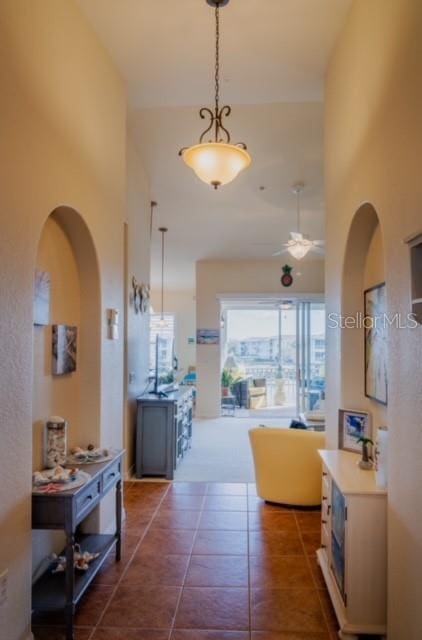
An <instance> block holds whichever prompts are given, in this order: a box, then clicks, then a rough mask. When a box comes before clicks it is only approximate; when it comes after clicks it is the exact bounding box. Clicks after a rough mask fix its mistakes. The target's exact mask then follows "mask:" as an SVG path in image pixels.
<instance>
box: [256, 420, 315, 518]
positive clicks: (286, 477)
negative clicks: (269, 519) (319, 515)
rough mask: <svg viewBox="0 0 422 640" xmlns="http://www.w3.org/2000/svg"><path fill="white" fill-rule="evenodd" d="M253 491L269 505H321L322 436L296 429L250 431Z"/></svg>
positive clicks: (261, 428) (257, 429) (259, 429)
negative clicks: (273, 503)
mask: <svg viewBox="0 0 422 640" xmlns="http://www.w3.org/2000/svg"><path fill="white" fill-rule="evenodd" d="M249 440H250V443H251V447H252V455H253V460H254V466H255V479H256V490H257V493H258V495H259V497H260V498H262V499H263V500H266V501H268V502H277V503H280V504H287V505H296V506H314V507H316V506H319V505H320V504H321V460H320V458H319V456H318V449H324V447H325V435H324V434H323V433H318V432H315V431H308V430H306V431H302V430H299V429H285V428H269V427H258V428H254V429H250V430H249Z"/></svg>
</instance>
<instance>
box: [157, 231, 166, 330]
mask: <svg viewBox="0 0 422 640" xmlns="http://www.w3.org/2000/svg"><path fill="white" fill-rule="evenodd" d="M158 231H159V232H160V233H161V318H160V320H159V321H158V327H159V329H167V322H166V320H165V319H164V234H165V233H167V231H168V229H167V227H160V228H159V229H158Z"/></svg>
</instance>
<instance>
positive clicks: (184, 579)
mask: <svg viewBox="0 0 422 640" xmlns="http://www.w3.org/2000/svg"><path fill="white" fill-rule="evenodd" d="M207 492H208V484H207V486H206V489H205V493H204V495H203V496H202V503H201V507H200V509H199V517H198V520H197V521H196V528H195V533H194V536H193V540H192V545H191V548H190V553H189V558H188V562H187V564H186V570H185V573H184V576H183V580H182V586H181V589H180V594H179V597H178V599H177V603H176V608H175V610H174V616H173V620H172V623H171V628H170V632H169V636H168V640H170V638H171V636H172V634H173V631H174V625H175V624H176V618H177V614H178V613H179V606H180V602H181V600H182V596H183V591H184V589H185V582H186V576H187V575H188V571H189V567H190V562H191V559H192V555H193V550H194V547H195V542H196V538H197V535H198V531H199V524H200V522H201V516H202V514H203V512H204V505H205V498H206V496H207Z"/></svg>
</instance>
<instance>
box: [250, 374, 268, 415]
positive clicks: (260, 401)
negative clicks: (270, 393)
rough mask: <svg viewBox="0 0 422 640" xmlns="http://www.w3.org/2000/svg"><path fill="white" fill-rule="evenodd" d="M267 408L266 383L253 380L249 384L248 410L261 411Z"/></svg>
mask: <svg viewBox="0 0 422 640" xmlns="http://www.w3.org/2000/svg"><path fill="white" fill-rule="evenodd" d="M266 406H267V381H266V379H265V378H253V379H252V380H251V381H250V384H249V409H263V408H265V407H266Z"/></svg>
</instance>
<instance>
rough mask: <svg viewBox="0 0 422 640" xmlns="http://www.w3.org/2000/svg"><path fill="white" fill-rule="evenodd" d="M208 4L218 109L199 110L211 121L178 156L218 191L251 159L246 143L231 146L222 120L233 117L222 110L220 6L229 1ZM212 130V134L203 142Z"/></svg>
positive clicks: (214, 0) (218, 0)
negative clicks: (211, 16) (211, 15)
mask: <svg viewBox="0 0 422 640" xmlns="http://www.w3.org/2000/svg"><path fill="white" fill-rule="evenodd" d="M206 1H207V4H209V5H210V6H211V7H213V8H214V10H215V106H214V110H212V109H209V108H208V107H202V108H201V109H200V110H199V116H200V118H201V119H202V120H204V119H206V118H209V124H208V126H207V128H206V129H205V130H204V131H203V133H202V134H201V136H200V138H199V144H197V145H194V146H192V147H183V148H182V149H180V151H179V156H181V157H182V158H183V160H184V161H185V162H186V164H187V165H188V166H189V167H191V168H192V169H193V170H194V171H195V173H196V175H197V176H198V177H199V178H200V179H201V180H203V181H204V182H206V183H207V184H210V185H211V186H213V187H214V189H217V188H218V187H219V186H221V185H222V184H227V183H228V182H231V181H232V180H234V178H235V177H236V176H237V175H238V173H239V172H240V171H241V170H242V169H245V168H246V167H248V166H249V165H250V163H251V157H250V155H249V153H248V151H247V147H246V145H245V143H244V142H239V143H236V144H232V143H231V138H230V133H229V131H228V129H227V128H226V127H225V126H224V125H223V118H226V117H228V116H229V115H230V113H231V107H230V106H229V105H224V106H223V107H220V7H224V6H225V5H227V4H228V2H229V0H206ZM211 131H213V135H211V136H210V138H209V139H208V140H206V141H205V142H204V140H205V138H206V136H207V133H208V132H211Z"/></svg>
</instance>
